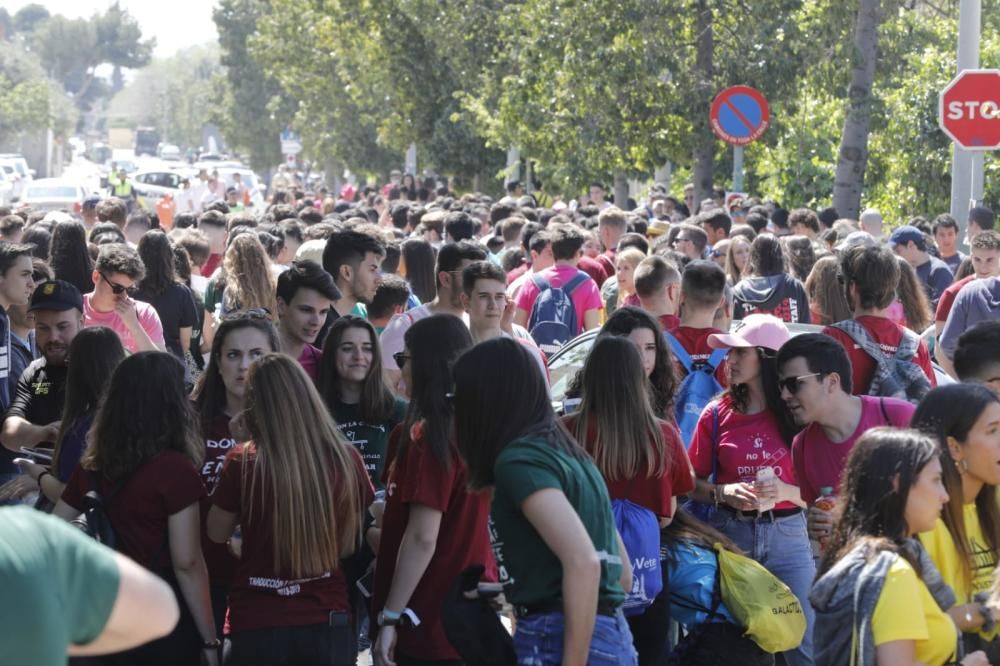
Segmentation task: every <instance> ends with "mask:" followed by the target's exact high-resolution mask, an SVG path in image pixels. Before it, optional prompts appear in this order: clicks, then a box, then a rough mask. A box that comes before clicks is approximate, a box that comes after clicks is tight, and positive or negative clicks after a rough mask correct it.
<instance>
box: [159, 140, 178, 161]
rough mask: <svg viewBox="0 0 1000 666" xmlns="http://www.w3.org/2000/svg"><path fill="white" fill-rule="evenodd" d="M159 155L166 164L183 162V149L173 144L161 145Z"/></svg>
mask: <svg viewBox="0 0 1000 666" xmlns="http://www.w3.org/2000/svg"><path fill="white" fill-rule="evenodd" d="M157 155H158V156H159V158H160V159H161V160H163V161H165V162H180V161H181V149H180V147H178V146H175V145H174V144H172V143H164V144H161V145H160V148H159V150H158V151H157Z"/></svg>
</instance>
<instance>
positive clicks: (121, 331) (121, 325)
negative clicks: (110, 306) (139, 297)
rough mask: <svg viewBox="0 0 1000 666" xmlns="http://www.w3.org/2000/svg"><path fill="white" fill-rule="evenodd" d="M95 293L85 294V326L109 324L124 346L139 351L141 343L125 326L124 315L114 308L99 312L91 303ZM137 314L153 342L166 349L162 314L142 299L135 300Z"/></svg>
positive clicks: (132, 350) (129, 349) (143, 328)
mask: <svg viewBox="0 0 1000 666" xmlns="http://www.w3.org/2000/svg"><path fill="white" fill-rule="evenodd" d="M91 296H93V294H85V295H84V297H83V325H84V326H85V327H88V328H89V327H91V326H107V327H108V328H110V329H111V330H113V331H114V332H115V333H117V334H118V337H119V338H120V339H121V341H122V346H123V347H125V349H126V350H128V351H130V352H132V353H133V354H135V353H136V352H138V351H139V345H138V343H137V342H136V341H135V338H133V337H132V333H131V332H130V331H129V330H128V327H127V326H125V322H124V321H122V317H121V315H120V314H118V312H116V311H115V310H112V311H111V312H98V311H97V310H95V309H94V308H92V307H91V305H90V299H91ZM135 314H136V316H137V317H138V318H139V325H140V326H142V330H144V331H146V335H148V336H149V339H150V340H152V341H153V344H154V345H156V346H157V347H159V348H160V349H166V344H165V343H164V342H163V324H161V323H160V315H158V314H156V310H155V309H154V308H153V306H152V305H150V304H149V303H143V302H142V301H136V302H135Z"/></svg>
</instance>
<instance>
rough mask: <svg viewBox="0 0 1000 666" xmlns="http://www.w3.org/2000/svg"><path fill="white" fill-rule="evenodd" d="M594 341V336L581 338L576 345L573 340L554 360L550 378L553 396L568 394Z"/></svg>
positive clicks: (560, 396) (559, 396) (550, 369)
mask: <svg viewBox="0 0 1000 666" xmlns="http://www.w3.org/2000/svg"><path fill="white" fill-rule="evenodd" d="M593 342H594V338H593V337H587V338H583V339H579V340H577V341H576V343H577V344H575V345H574V344H573V343H572V342H571V343H570V344H569V345H567V346H566V348H565V349H563V350H562V353H561V354H560V355H559V358H557V359H555V360H554V361H552V364H551V365H550V366H549V379H550V381H551V383H552V389H551V391H550V393H551V395H552V397H553V398H556V397H557V396H558V398H559V399H562V397H563V396H565V395H566V391H567V390H568V389H569V385H570V384H571V383H572V382H573V378H574V377H576V373H577V372H578V371H579V370H580V369H581V368H582V367H583V364H584V363H586V362H587V355H588V354H589V353H590V347H591V345H593Z"/></svg>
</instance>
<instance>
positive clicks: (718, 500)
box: [712, 483, 723, 509]
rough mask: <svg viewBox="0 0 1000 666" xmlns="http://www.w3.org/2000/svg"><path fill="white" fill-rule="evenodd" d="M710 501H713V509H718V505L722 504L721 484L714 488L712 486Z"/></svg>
mask: <svg viewBox="0 0 1000 666" xmlns="http://www.w3.org/2000/svg"><path fill="white" fill-rule="evenodd" d="M712 499H714V500H715V508H716V509H718V508H719V505H720V504H723V501H722V499H723V498H722V485H721V484H718V483H717V484H715V485H714V486H712Z"/></svg>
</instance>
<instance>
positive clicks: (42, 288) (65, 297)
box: [28, 280, 83, 312]
mask: <svg viewBox="0 0 1000 666" xmlns="http://www.w3.org/2000/svg"><path fill="white" fill-rule="evenodd" d="M74 308H76V309H77V310H79V311H80V312H83V296H81V295H80V290H79V289H77V288H76V287H74V286H73V285H71V284H70V283H69V282H66V281H65V280H46V281H45V282H42V283H41V284H39V285H37V286H36V287H35V291H34V293H33V294H32V295H31V305H29V306H28V311H29V312H33V311H35V310H55V311H57V312H62V311H64V310H72V309H74Z"/></svg>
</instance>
